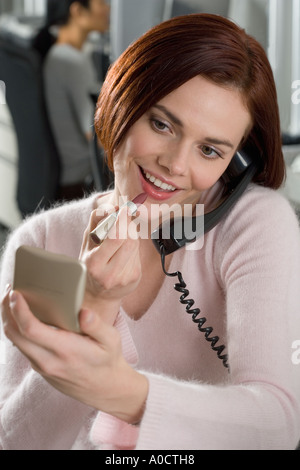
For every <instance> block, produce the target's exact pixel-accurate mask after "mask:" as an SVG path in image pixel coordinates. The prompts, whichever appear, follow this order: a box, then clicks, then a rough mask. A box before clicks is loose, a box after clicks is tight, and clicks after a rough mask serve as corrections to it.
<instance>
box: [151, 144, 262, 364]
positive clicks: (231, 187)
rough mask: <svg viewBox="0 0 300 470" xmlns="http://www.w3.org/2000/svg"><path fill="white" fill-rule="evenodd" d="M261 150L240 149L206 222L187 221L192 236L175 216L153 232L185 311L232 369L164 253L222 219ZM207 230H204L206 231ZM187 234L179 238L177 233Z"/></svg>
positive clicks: (242, 188) (251, 172)
mask: <svg viewBox="0 0 300 470" xmlns="http://www.w3.org/2000/svg"><path fill="white" fill-rule="evenodd" d="M258 162H259V156H258V150H257V149H256V148H255V147H253V146H252V147H250V146H249V145H248V146H246V147H244V148H243V149H242V150H240V151H237V152H236V153H235V155H234V156H233V158H232V160H231V162H230V164H229V166H228V168H227V170H226V171H225V173H224V174H223V176H222V180H223V182H224V184H225V189H226V192H225V200H222V202H221V203H220V204H219V205H218V206H217V207H216V208H215V209H214V210H212V211H211V212H208V213H207V214H204V215H203V216H200V217H204V220H203V224H197V223H196V222H197V221H196V219H197V217H192V221H191V222H192V223H191V224H188V226H189V227H192V233H191V236H190V237H189V236H186V230H185V229H186V226H187V224H186V223H185V221H184V219H183V218H175V219H173V220H172V221H167V222H165V223H163V224H161V225H160V226H159V227H158V228H157V229H156V230H155V231H154V232H152V234H151V238H152V242H153V243H154V245H155V247H156V249H157V251H158V252H159V253H160V256H161V262H162V268H163V271H164V273H165V274H166V275H167V276H170V277H175V276H177V277H178V281H179V282H178V283H176V284H175V285H174V289H175V290H176V291H178V292H180V293H181V296H180V302H181V303H182V304H183V305H185V306H186V312H187V313H189V314H190V315H192V320H193V322H194V323H196V324H197V325H198V329H199V331H200V332H201V333H204V335H205V339H206V340H207V341H208V342H210V344H211V348H212V349H213V350H214V351H216V353H217V355H218V358H219V359H221V360H222V361H223V365H224V367H226V368H227V369H228V370H229V364H228V356H227V354H222V353H223V351H224V349H225V346H224V345H221V346H217V342H218V341H219V337H218V336H213V337H212V336H211V333H212V332H213V328H212V327H203V325H204V323H206V318H205V317H202V318H198V316H199V314H200V309H199V308H194V309H193V308H192V307H193V305H194V303H195V301H194V300H193V299H187V297H188V296H189V291H188V290H187V289H186V284H185V282H184V280H183V277H182V274H181V272H180V271H177V272H175V273H168V272H167V271H166V269H165V256H166V255H168V254H170V253H173V252H174V251H176V250H178V249H179V248H182V247H183V246H185V245H186V244H187V243H192V242H194V241H195V240H196V239H197V238H198V237H200V236H203V235H204V234H205V233H207V232H209V231H210V230H212V229H213V228H214V227H215V226H216V225H217V224H218V223H219V222H220V220H221V219H222V218H223V217H224V216H225V215H226V214H227V213H228V211H229V210H230V209H231V208H232V206H233V205H234V204H235V203H236V202H237V200H238V199H239V198H240V197H241V195H242V194H243V192H244V191H245V189H246V188H247V186H248V184H249V183H250V181H251V180H252V178H253V176H254V175H255V173H256V171H257V170H258ZM165 224H168V232H167V233H168V235H169V237H168V239H166V238H163V234H164V233H166V232H165V230H164V225H165ZM199 226H200V227H201V233H197V231H196V230H195V227H199ZM203 232H204V233H203ZM178 233H180V234H184V235H183V236H182V237H181V238H179V237H178V236H177V235H176V234H178Z"/></svg>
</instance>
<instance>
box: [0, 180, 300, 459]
mask: <svg viewBox="0 0 300 470" xmlns="http://www.w3.org/2000/svg"><path fill="white" fill-rule="evenodd" d="M93 201H94V197H91V198H89V199H86V200H83V201H79V202H75V203H71V204H69V205H65V206H62V207H58V208H54V209H52V210H51V211H48V212H44V213H42V214H40V215H38V216H34V217H33V218H31V219H29V220H27V221H26V222H25V223H24V224H23V225H22V226H21V227H20V228H18V229H17V230H16V232H15V233H14V234H13V235H12V236H11V238H10V240H9V242H8V246H7V248H6V251H5V253H4V255H3V258H2V272H1V293H2V292H3V290H4V287H5V285H6V283H8V282H11V281H12V275H13V265H14V253H15V250H16V247H17V246H19V245H20V244H29V245H36V246H40V247H43V248H45V249H47V250H50V251H54V252H59V253H64V254H67V255H69V256H73V257H78V255H79V250H80V246H81V239H82V236H83V231H84V229H85V227H86V226H87V223H88V219H89V216H90V212H91V210H92V204H93ZM178 269H179V270H180V271H181V272H182V274H183V277H184V280H185V281H186V283H187V286H188V289H189V290H190V295H191V297H193V298H194V299H195V306H196V307H199V308H201V314H203V315H202V316H205V317H206V318H207V320H208V321H207V324H206V325H208V326H213V328H214V333H215V334H217V335H218V336H220V343H222V344H225V345H226V352H228V354H229V362H230V374H228V372H227V370H226V369H225V368H224V367H223V365H222V362H221V361H220V360H219V359H218V358H217V355H216V353H215V352H214V351H212V349H211V348H210V346H209V344H208V343H207V342H206V341H205V339H204V335H203V334H202V333H200V332H199V331H198V329H197V327H196V325H195V324H194V323H193V322H192V319H191V317H190V316H189V315H188V314H187V313H186V312H185V309H184V307H183V306H182V305H181V304H180V303H179V294H178V293H176V292H175V291H174V290H173V284H174V279H170V278H167V277H166V278H165V281H164V283H163V285H162V287H161V289H160V292H159V294H158V296H157V297H156V298H155V299H153V304H152V306H151V307H150V308H149V310H148V311H147V312H146V314H145V315H144V316H143V317H142V318H141V319H140V320H138V321H133V320H132V319H130V318H129V317H128V316H127V314H126V312H124V311H121V312H120V314H119V317H118V319H117V322H116V328H118V329H119V331H120V332H121V336H122V341H123V352H124V355H125V357H126V359H127V360H128V361H129V362H130V363H131V364H133V365H134V367H136V368H137V369H138V370H139V371H142V372H144V373H145V374H146V375H147V377H148V379H149V384H150V391H149V396H148V399H147V403H146V409H145V413H144V416H143V419H142V422H141V424H140V426H138V427H133V426H130V425H127V424H125V423H123V422H121V421H119V420H117V419H115V418H112V417H110V416H108V415H106V414H104V413H101V412H98V411H97V410H94V409H91V408H89V407H87V406H86V405H84V404H82V403H79V402H77V401H75V400H73V399H71V398H69V397H67V396H65V395H63V394H61V393H60V392H58V391H56V390H55V389H54V388H52V387H51V386H50V385H48V384H47V383H46V381H44V379H43V378H42V377H41V376H39V375H38V374H37V373H36V372H34V371H33V370H32V369H31V367H30V365H29V363H28V361H27V359H26V358H25V357H24V356H22V354H21V353H20V352H19V351H18V349H17V348H15V347H12V346H11V344H10V343H9V342H8V341H7V344H6V364H4V365H0V375H1V379H0V448H3V449H32V450H37V449H152V450H153V449H156V450H160V449H168V450H176V449H187V450H195V449H200V450H205V449H214V450H217V449H234V450H239V449H243V450H245V449H294V448H295V447H296V446H297V443H298V441H299V438H300V365H297V362H295V361H293V360H292V357H293V352H294V350H293V348H292V345H293V343H295V341H299V340H300V289H299V280H300V234H299V228H298V222H297V219H296V217H295V215H294V213H293V211H292V209H291V208H290V205H289V203H288V202H287V201H286V200H285V199H284V198H283V197H282V196H281V195H280V194H278V193H277V192H274V191H272V190H269V189H265V188H261V187H257V186H255V185H252V186H251V187H250V188H249V189H248V190H247V191H246V193H245V194H244V196H243V197H242V198H241V199H240V201H239V202H238V203H237V204H236V206H235V207H234V208H233V210H232V211H231V213H230V214H229V215H228V216H227V217H226V218H225V219H224V220H223V221H222V222H221V223H220V224H219V225H218V226H217V227H216V228H215V229H214V230H212V231H211V232H210V233H209V234H207V235H206V236H205V242H204V246H203V248H202V249H201V250H198V251H188V250H185V249H182V250H180V251H178V252H176V254H175V255H174V258H173V260H172V265H171V268H170V271H176V270H178ZM149 275H151V274H150V273H149ZM206 325H205V326H206ZM1 339H2V341H3V340H4V336H3V335H2V336H1Z"/></svg>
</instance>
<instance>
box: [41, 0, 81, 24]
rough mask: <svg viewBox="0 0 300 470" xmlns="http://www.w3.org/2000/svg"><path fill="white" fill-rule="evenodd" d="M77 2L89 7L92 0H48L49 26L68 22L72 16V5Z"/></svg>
mask: <svg viewBox="0 0 300 470" xmlns="http://www.w3.org/2000/svg"><path fill="white" fill-rule="evenodd" d="M75 2H76V3H80V5H82V6H83V7H84V8H89V4H90V0H48V1H47V26H48V27H50V26H54V25H55V26H62V25H65V24H67V23H68V21H69V18H70V7H71V5H72V3H75Z"/></svg>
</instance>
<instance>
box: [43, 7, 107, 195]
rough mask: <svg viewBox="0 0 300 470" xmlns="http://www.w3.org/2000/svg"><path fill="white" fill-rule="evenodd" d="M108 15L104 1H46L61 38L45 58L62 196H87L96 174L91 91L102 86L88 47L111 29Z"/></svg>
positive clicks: (50, 23) (50, 22) (50, 21)
mask: <svg viewBox="0 0 300 470" xmlns="http://www.w3.org/2000/svg"><path fill="white" fill-rule="evenodd" d="M109 13H110V9H109V5H108V3H107V2H106V1H105V0H80V1H78V0H76V1H74V0H48V10H47V26H46V29H47V31H48V32H51V31H52V29H51V27H53V26H55V27H56V29H57V36H56V37H55V38H53V45H52V47H51V48H50V49H49V51H48V53H47V55H46V58H45V61H44V79H45V92H46V99H47V109H48V112H49V118H50V122H51V125H52V129H53V132H54V136H55V140H56V142H57V146H58V150H59V154H60V157H61V181H60V187H61V194H60V197H62V198H64V199H67V200H68V199H74V198H78V197H80V196H83V194H84V191H85V189H86V188H87V185H85V181H89V180H91V178H92V174H91V173H92V171H91V158H90V139H91V137H92V131H91V127H92V124H93V113H94V102H93V100H92V98H91V95H92V94H93V93H96V87H97V88H98V90H97V92H98V91H99V87H100V84H99V83H98V84H97V79H96V78H97V77H96V72H95V69H94V67H93V64H92V60H91V58H90V57H89V55H88V54H87V53H86V52H85V51H84V46H85V44H86V40H87V37H88V35H89V34H90V33H91V32H92V31H98V32H100V33H104V32H106V31H107V30H108V27H109ZM41 36H42V34H41ZM37 42H38V40H37Z"/></svg>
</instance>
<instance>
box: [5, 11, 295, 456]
mask: <svg viewBox="0 0 300 470" xmlns="http://www.w3.org/2000/svg"><path fill="white" fill-rule="evenodd" d="M95 120H96V128H97V132H98V136H99V139H100V141H101V143H102V144H103V146H104V148H105V150H106V152H107V156H108V162H109V164H110V166H111V167H113V169H114V172H115V187H114V190H113V191H111V192H107V193H105V194H101V195H94V196H93V197H91V198H89V199H86V200H83V201H81V202H77V203H72V204H71V205H68V206H62V207H59V208H55V209H53V210H51V211H49V212H45V213H44V214H41V215H38V216H36V217H33V218H32V219H30V220H28V221H27V222H25V224H24V225H23V226H22V227H20V228H19V229H18V230H17V231H16V233H15V234H14V235H12V237H11V239H10V241H9V243H8V246H7V248H6V251H5V254H4V257H3V262H2V275H1V289H2V290H4V286H5V285H6V284H11V282H12V272H13V265H14V254H15V250H16V248H17V246H19V245H20V244H27V245H35V246H39V247H42V248H44V249H46V250H49V251H54V252H58V253H63V254H66V255H69V256H72V257H77V258H78V257H79V258H80V259H81V260H82V261H84V263H85V264H86V267H87V271H88V282H87V289H86V296H85V300H84V304H83V308H82V310H81V313H80V326H81V330H82V332H83V333H84V334H83V335H76V334H74V333H70V332H67V331H62V330H55V329H53V328H51V327H49V326H47V325H44V324H42V323H40V322H39V321H38V320H37V319H36V318H35V317H34V316H33V315H32V313H31V312H30V309H29V308H28V305H27V304H26V302H25V300H24V298H23V297H22V296H21V295H20V293H18V292H12V291H11V288H10V286H8V287H7V290H6V292H5V293H4V294H3V302H2V317H3V324H4V332H5V334H6V336H7V338H8V340H7V365H6V366H4V367H3V368H2V370H1V373H2V376H3V379H2V380H1V403H2V408H1V423H2V428H1V432H0V436H1V441H0V442H1V445H2V447H3V448H33V447H34V448H60V449H61V448H65V449H66V448H67V449H70V448H72V449H78V448H80V449H86V448H93V446H95V448H98V449H202V450H204V449H236V450H238V449H294V448H295V447H296V445H297V442H298V440H299V436H300V411H299V405H300V400H299V396H300V394H299V388H300V383H299V370H297V368H296V367H295V365H293V363H292V361H291V354H292V350H291V347H292V343H293V341H295V340H297V339H298V338H299V337H300V321H299V307H300V298H299V289H298V280H299V274H300V247H299V230H298V223H297V220H296V217H295V215H294V213H293V211H292V210H291V208H290V206H289V204H288V203H287V201H286V200H285V199H283V197H282V196H280V195H279V194H278V193H277V192H276V191H275V189H277V188H278V187H280V185H281V183H282V181H283V179H284V161H283V157H282V152H281V142H280V125H279V117H278V107H277V101H276V92H275V85H274V80H273V76H272V72H271V69H270V66H269V63H268V61H267V58H266V56H265V53H264V51H263V49H262V48H261V47H260V45H259V44H258V43H257V42H256V41H255V40H254V39H252V38H251V37H249V36H247V35H246V33H245V32H244V31H242V30H241V29H240V28H238V27H237V26H236V25H234V24H232V23H231V22H230V21H228V20H226V19H224V18H221V17H218V16H212V15H191V16H185V17H178V18H174V19H172V20H170V21H168V22H165V23H162V24H160V25H158V26H156V27H154V28H153V29H152V30H151V31H150V32H148V33H147V34H145V35H144V36H143V37H142V38H140V39H139V40H138V41H137V42H136V43H134V44H133V45H132V46H130V47H129V48H128V50H127V51H125V53H124V54H123V55H122V56H121V57H120V59H119V60H118V61H117V62H116V63H115V64H114V66H113V67H112V68H111V70H110V72H109V74H108V76H107V79H106V81H105V84H104V86H103V88H102V91H101V95H100V98H99V102H98V108H97V112H96V119H95ZM246 143H247V144H250V143H251V144H252V145H255V146H256V148H257V152H258V154H259V160H260V162H259V164H260V166H259V169H258V170H257V173H256V174H255V176H254V181H253V183H251V184H250V186H249V187H248V189H247V190H246V192H245V193H244V195H243V196H242V197H241V198H240V199H239V201H238V202H237V203H236V204H235V206H234V207H233V208H232V209H231V211H230V213H229V214H228V215H227V216H226V217H224V218H223V219H222V221H221V222H220V223H219V224H218V225H217V226H216V227H215V228H214V229H213V230H211V231H210V232H209V233H207V234H206V235H205V238H204V244H203V247H202V248H201V249H198V250H196V249H195V250H185V249H182V250H178V251H176V252H175V253H173V254H172V255H170V256H168V257H167V258H166V269H167V270H168V271H170V272H174V271H177V270H178V269H180V271H181V272H182V273H183V276H184V279H185V281H186V283H187V285H188V288H189V290H190V292H191V294H193V295H192V296H193V298H194V300H195V304H196V305H197V306H198V305H199V306H200V307H201V310H202V312H203V313H204V314H205V316H206V317H207V318H208V321H209V324H210V325H213V327H214V332H215V333H216V334H218V336H219V337H220V338H221V339H222V342H223V343H224V344H226V347H227V352H228V358H229V365H230V373H229V374H228V370H227V369H226V368H225V367H223V364H222V362H221V361H220V360H219V358H218V357H217V354H216V353H215V351H213V350H212V349H211V348H210V347H209V346H208V343H207V342H206V341H205V339H204V336H203V335H202V334H201V333H200V332H199V331H198V329H197V328H196V326H195V324H194V323H193V322H192V321H191V318H190V316H189V315H187V314H186V313H185V311H184V307H183V306H182V305H181V304H180V302H179V295H177V294H176V293H174V291H173V287H172V281H171V280H169V279H168V278H165V276H164V274H163V272H162V268H161V260H160V256H159V255H158V253H157V252H156V250H155V247H154V245H153V243H152V241H151V240H150V239H149V238H147V237H143V238H141V237H136V236H134V235H133V236H130V237H129V234H128V236H127V237H123V238H118V237H108V238H106V239H105V240H104V241H103V242H102V243H101V244H100V245H97V244H95V243H94V241H93V240H92V239H91V237H90V236H89V234H90V232H91V231H92V230H94V229H95V227H96V226H97V224H98V223H99V221H100V220H102V218H103V208H104V207H107V206H111V205H112V206H115V205H119V198H120V197H121V198H126V197H128V198H129V199H133V198H135V197H136V196H137V195H139V194H140V193H145V194H146V195H147V200H146V201H145V202H144V204H143V205H142V206H141V207H140V217H141V218H142V219H143V220H144V221H146V222H148V223H150V222H152V220H150V218H151V209H152V208H153V207H154V208H156V207H157V205H158V204H159V203H161V202H163V203H164V210H165V212H166V213H167V212H168V210H167V208H168V207H171V205H172V204H179V205H180V206H183V205H184V204H192V205H193V207H194V208H196V204H197V203H199V202H201V203H204V204H205V207H206V208H208V207H210V206H213V205H214V202H215V201H216V199H217V198H218V195H219V194H220V192H222V191H223V189H222V186H223V183H222V182H221V180H220V177H221V176H222V174H223V173H224V172H225V171H226V168H227V167H228V165H229V163H230V161H231V159H232V158H233V155H234V153H235V151H236V150H237V149H239V148H241V147H243V146H244V144H246ZM164 183H165V184H164ZM142 209H143V210H142ZM91 213H92V215H91V216H90V214H91ZM149 214H150V215H149ZM147 217H148V218H147ZM149 217H150V218H149ZM126 223H127V225H128V227H132V216H131V215H130V214H127V212H126V210H125V209H122V211H121V214H120V217H119V218H118V221H117V227H118V228H120V229H121V228H122V227H123V226H124V225H126ZM135 226H136V227H137V225H135ZM128 231H129V229H128ZM137 232H138V228H137ZM83 233H84V235H83ZM82 240H83V241H82ZM11 343H13V344H14V345H15V346H16V347H12V344H11ZM25 430H26V432H25ZM28 430H30V432H29V431H28ZM8 431H9V432H8Z"/></svg>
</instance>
